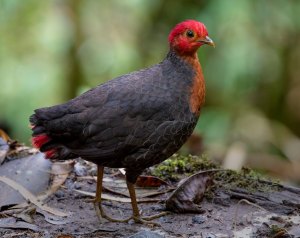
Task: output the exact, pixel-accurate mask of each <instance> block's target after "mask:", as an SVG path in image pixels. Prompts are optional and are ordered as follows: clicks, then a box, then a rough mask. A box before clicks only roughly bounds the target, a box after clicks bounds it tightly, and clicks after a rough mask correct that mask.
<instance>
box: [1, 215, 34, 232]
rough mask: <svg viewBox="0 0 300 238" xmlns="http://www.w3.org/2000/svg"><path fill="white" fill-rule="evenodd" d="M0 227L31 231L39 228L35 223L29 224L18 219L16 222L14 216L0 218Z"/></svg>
mask: <svg viewBox="0 0 300 238" xmlns="http://www.w3.org/2000/svg"><path fill="white" fill-rule="evenodd" d="M0 228H9V229H12V228H15V229H16V228H17V229H20V228H22V229H30V230H33V231H38V230H39V228H38V227H37V226H36V225H33V224H29V223H27V222H23V221H18V222H17V218H15V217H8V218H3V219H0Z"/></svg>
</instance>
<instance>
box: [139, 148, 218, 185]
mask: <svg viewBox="0 0 300 238" xmlns="http://www.w3.org/2000/svg"><path fill="white" fill-rule="evenodd" d="M218 168H221V167H220V166H218V165H216V164H215V163H214V162H212V161H211V160H210V159H208V158H207V157H206V156H205V155H202V156H200V157H198V156H192V155H189V156H182V155H178V154H174V155H172V156H171V157H170V158H169V159H167V160H165V161H164V162H162V163H161V164H158V165H156V166H154V167H152V168H150V169H147V170H146V171H145V174H148V175H152V176H157V177H160V178H162V179H165V180H166V179H171V180H178V179H181V178H184V177H188V176H190V175H192V174H194V173H197V172H200V171H202V170H210V169H218Z"/></svg>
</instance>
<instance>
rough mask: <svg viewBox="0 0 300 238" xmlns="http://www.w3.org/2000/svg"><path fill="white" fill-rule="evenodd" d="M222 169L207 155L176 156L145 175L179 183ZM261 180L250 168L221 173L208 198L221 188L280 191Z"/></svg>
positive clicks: (216, 178)
mask: <svg viewBox="0 0 300 238" xmlns="http://www.w3.org/2000/svg"><path fill="white" fill-rule="evenodd" d="M221 168H222V167H221V166H220V165H217V164H216V163H215V162H213V161H212V160H210V159H209V158H207V156H205V155H201V156H192V155H189V156H182V155H179V154H174V155H173V156H171V157H170V158H169V159H167V160H165V161H164V162H162V163H161V164H158V165H156V166H154V167H151V168H149V169H147V170H146V171H145V172H144V174H147V175H151V176H156V177H159V178H161V179H164V180H171V181H178V180H180V179H182V178H186V177H188V176H190V175H192V174H195V173H197V172H200V171H204V170H213V169H221ZM259 179H260V180H264V178H261V177H260V175H259V174H258V173H257V172H255V171H254V170H252V169H251V168H249V167H242V169H241V172H238V171H235V170H227V171H224V172H219V173H217V174H216V175H215V178H214V180H213V182H212V184H211V186H210V189H208V190H207V193H206V196H207V197H210V196H213V194H214V191H215V190H216V189H218V188H220V187H222V188H225V189H231V188H234V187H238V188H244V189H247V190H248V191H249V192H256V191H262V192H270V191H274V190H276V191H278V190H279V188H278V186H276V185H275V184H274V185H273V184H271V185H269V184H264V183H260V182H259ZM276 182H277V181H276Z"/></svg>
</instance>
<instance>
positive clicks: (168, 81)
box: [30, 51, 198, 183]
mask: <svg viewBox="0 0 300 238" xmlns="http://www.w3.org/2000/svg"><path fill="white" fill-rule="evenodd" d="M195 74H196V73H195V71H194V70H193V68H192V66H191V65H190V64H189V63H188V62H186V61H184V60H182V59H181V58H180V57H178V56H177V55H176V54H175V53H173V52H172V51H171V52H170V53H169V54H168V56H167V58H166V59H165V60H164V61H163V62H161V63H159V64H157V65H154V66H152V67H149V68H146V69H143V70H140V71H136V72H133V73H130V74H126V75H123V76H120V77H117V78H115V79H113V80H110V81H108V82H106V83H104V84H101V85H99V86H97V87H95V88H93V89H91V90H89V91H87V92H85V93H84V94H82V95H81V96H79V97H77V98H74V99H72V100H70V101H68V102H66V103H63V104H61V105H56V106H53V107H46V108H40V109H37V110H35V114H33V115H32V116H31V117H30V122H31V123H32V125H34V127H33V129H32V130H33V137H38V136H41V135H47V136H48V137H50V138H51V140H50V141H49V142H47V143H45V144H44V145H43V146H42V147H41V148H40V150H41V151H42V152H46V151H49V150H53V149H55V153H54V154H53V155H52V157H53V158H60V159H71V158H76V157H78V156H80V157H82V158H84V159H86V160H89V161H92V162H94V163H96V164H98V165H101V166H106V167H112V168H116V167H117V168H118V167H122V168H126V171H127V173H126V176H127V180H128V181H129V182H131V183H135V182H136V179H137V178H138V176H139V175H140V174H141V173H142V171H143V170H144V169H145V168H147V167H150V166H152V165H154V164H157V163H160V162H161V161H163V160H165V159H167V158H168V157H170V156H171V155H172V154H173V153H174V152H176V151H177V150H178V149H179V148H180V147H181V146H182V145H183V144H184V143H185V142H186V141H187V139H188V138H189V136H190V135H191V133H192V131H193V129H194V127H195V125H196V123H197V121H198V116H197V115H196V113H192V112H191V111H192V110H191V106H190V103H189V102H190V97H191V91H190V88H191V87H192V86H193V78H194V76H195Z"/></svg>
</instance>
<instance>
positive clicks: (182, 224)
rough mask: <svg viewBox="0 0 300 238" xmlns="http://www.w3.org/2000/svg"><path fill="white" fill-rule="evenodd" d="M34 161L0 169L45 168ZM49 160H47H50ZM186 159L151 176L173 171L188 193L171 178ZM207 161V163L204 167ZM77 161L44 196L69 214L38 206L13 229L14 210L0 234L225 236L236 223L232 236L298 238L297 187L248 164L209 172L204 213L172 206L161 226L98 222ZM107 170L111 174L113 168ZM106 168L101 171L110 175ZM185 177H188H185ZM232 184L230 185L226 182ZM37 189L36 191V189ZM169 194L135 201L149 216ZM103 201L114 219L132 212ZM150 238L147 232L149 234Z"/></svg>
mask: <svg viewBox="0 0 300 238" xmlns="http://www.w3.org/2000/svg"><path fill="white" fill-rule="evenodd" d="M34 159H36V162H34ZM192 159H193V161H194V160H196V161H198V162H199V161H200V159H199V158H198V159H199V160H197V158H192ZM37 161H45V160H44V158H43V156H42V154H37V155H34V156H31V157H26V158H21V159H18V160H14V161H8V162H6V163H4V164H3V165H2V166H0V170H1V169H3V171H6V170H7V171H8V169H6V168H5V166H8V167H10V166H11V165H12V164H13V163H14V164H15V165H16V166H21V167H22V169H23V170H24V171H27V172H28V171H29V170H28V166H29V167H31V168H32V171H39V172H41V173H45V171H44V170H45V169H44V170H43V169H40V168H36V167H32V165H33V164H34V165H37V164H41V163H43V162H37ZM201 161H202V162H203V163H202V164H201V166H202V167H201V168H199V167H197V166H198V165H197V166H196V165H195V166H194V167H195V168H194V170H192V169H190V171H189V172H190V174H194V175H195V174H199V173H195V171H199V170H208V169H211V168H210V167H211V162H207V161H206V160H205V159H203V158H202V159H201ZM175 162H176V163H175ZM48 163H50V162H49V161H48ZM189 163H190V160H189V159H187V158H183V157H182V158H180V157H176V158H173V159H172V160H170V161H167V163H164V164H162V165H160V166H159V167H157V168H154V169H153V170H152V172H151V173H150V175H161V176H162V177H164V179H167V178H168V176H169V177H170V176H171V177H172V178H173V180H172V179H171V181H170V180H169V179H167V181H169V183H170V185H171V186H172V187H173V188H175V187H176V186H181V188H186V189H187V190H186V191H187V192H190V191H192V190H191V189H190V188H191V186H195V184H193V183H187V182H183V183H181V185H178V181H179V180H182V179H183V177H184V176H186V175H187V174H185V173H178V174H177V175H178V176H177V175H176V176H177V177H176V178H177V182H174V181H175V178H174V175H175V174H176V173H175V172H174V171H173V170H172V168H173V167H174V166H175V167H176V168H177V166H178V164H179V165H180V164H181V165H182V168H183V167H184V168H189V167H190V164H189ZM77 164H78V165H80V164H82V160H81V161H77ZM83 164H84V163H83ZM203 164H204V165H203ZM208 164H209V165H210V166H208ZM47 166H48V165H47ZM80 166H81V167H80ZM80 166H79V167H76V164H75V167H74V165H73V167H72V168H71V170H70V171H71V172H68V174H66V180H65V181H64V183H63V185H62V186H61V187H60V189H59V190H57V191H56V192H55V195H51V196H49V197H48V198H47V199H46V200H45V201H44V202H45V204H47V205H48V206H49V207H51V208H55V209H57V210H59V211H61V212H64V213H66V214H68V215H69V216H67V217H64V218H62V217H54V216H51V215H47V213H45V212H42V213H41V212H40V211H39V210H38V209H37V213H36V214H34V215H32V219H33V223H32V229H16V227H14V228H13V229H12V225H9V224H8V223H10V221H12V220H9V219H16V218H14V216H15V215H13V216H11V217H1V216H0V237H5V238H8V237H20V238H29V237H30V238H31V237H35V238H38V237H43V238H71V237H76V238H83V237H86V238H87V237H116V238H121V237H122V238H123V237H129V236H131V235H134V234H136V233H138V232H139V231H152V232H155V233H156V234H159V235H161V237H165V238H168V237H183V238H188V237H189V238H192V237H194V238H196V237H199V238H200V237H205V238H222V237H224V238H225V237H234V230H235V228H234V227H235V223H236V230H237V232H236V237H243V238H250V237H251V238H254V237H256V238H259V237H276V238H278V237H294V238H296V237H300V225H299V224H300V216H299V209H300V189H299V188H295V187H290V186H286V185H282V184H278V183H274V182H268V181H262V180H260V179H258V178H256V176H257V175H256V174H255V173H253V171H251V170H249V169H248V168H244V170H243V172H242V173H237V172H235V171H227V170H226V171H225V172H224V171H223V174H222V175H221V176H212V183H211V184H210V186H209V187H208V189H207V188H206V187H205V190H206V192H205V194H204V192H203V194H202V195H203V196H204V198H203V200H202V201H201V203H200V204H199V206H200V208H201V209H199V210H201V211H202V210H203V211H205V212H204V213H188V212H184V213H180V214H179V213H176V212H174V211H171V214H170V215H166V216H163V217H160V218H158V219H156V220H155V221H156V222H158V223H160V224H161V227H157V226H151V225H142V224H138V223H135V222H134V221H133V220H130V221H128V222H126V223H115V222H108V221H107V220H105V219H103V220H104V221H105V222H104V224H103V225H102V226H101V225H100V223H99V220H98V218H97V216H96V213H95V210H94V206H93V204H91V203H85V202H84V199H87V198H91V197H90V196H88V195H86V194H82V193H80V192H78V190H80V191H85V192H90V193H95V191H96V182H95V180H94V179H93V177H89V179H86V178H85V179H83V178H84V177H82V175H81V177H80V176H79V175H78V173H79V174H80V173H83V172H84V171H83V172H82V170H80V169H82V168H83V169H84V168H85V167H82V165H80ZM172 166H173V167H172ZM199 166H200V163H199ZM78 168H79V169H78ZM94 168H95V166H94V165H89V167H88V168H87V170H89V171H88V172H87V171H85V172H86V173H85V174H84V175H83V176H87V175H88V174H89V173H91V171H93V170H94ZM52 169H53V168H52ZM60 169H62V168H60ZM76 169H77V170H76ZM15 170H16V169H13V170H12V171H15ZM16 171H17V172H16V173H15V172H12V173H11V174H10V175H12V176H16V175H18V176H19V175H20V173H21V172H20V173H19V172H18V170H16ZM107 171H108V170H107ZM153 171H154V172H153ZM155 171H157V174H155V173H156V172H155ZM166 171H171V172H170V174H168V173H166ZM94 172H95V171H94ZM94 172H93V173H94ZM108 172H109V173H114V171H113V170H112V171H108ZM146 172H147V171H146ZM148 172H149V171H148ZM185 172H186V171H185ZM109 173H108V174H106V175H105V176H106V177H109V176H110V175H109ZM118 173H119V172H118ZM153 173H154V174H153ZM21 174H22V173H21ZM194 175H193V176H194ZM215 175H216V174H215ZM24 176H25V177H22V179H20V178H21V177H18V179H16V180H17V182H19V183H22V182H24V181H25V180H26V181H27V182H30V181H31V182H32V181H35V182H39V181H38V180H37V179H36V178H33V177H32V179H28V178H29V176H34V175H33V174H31V173H26V174H24ZM26 176H27V177H26ZM118 176H119V177H120V176H122V174H121V173H119V175H118ZM118 176H116V178H115V180H118V179H119V180H118V181H120V178H118ZM189 176H190V175H189ZM201 176H202V175H201ZM0 177H1V176H0ZM7 177H9V176H7ZM179 177H180V178H179ZM191 177H192V176H190V177H189V178H191ZM40 178H42V177H40ZM49 178H50V179H49ZM49 178H48V180H49V181H48V180H47V181H46V183H47V186H48V188H49V187H51V184H52V185H53V183H54V180H53V178H54V175H51V176H50V177H49ZM91 178H92V179H91ZM12 179H14V178H12ZM121 180H122V179H121ZM172 181H173V183H172ZM185 181H190V180H189V179H187V180H185ZM203 181H207V180H204V179H203V178H202V177H199V178H198V177H196V184H197V186H198V184H201V183H204V182H203ZM184 183H186V184H187V185H185V186H183V184H184ZM108 184H109V183H108ZM230 184H231V186H227V185H230ZM0 185H1V184H0ZM34 186H35V185H34ZM189 186H190V187H189ZM0 188H1V186H0ZM1 190H2V189H1ZM29 190H30V189H29ZM76 190H77V191H76ZM158 190H159V189H158ZM198 190H199V189H196V190H194V191H197V192H198ZM200 190H201V189H200ZM2 191H5V192H6V197H8V196H9V193H8V192H7V188H5V189H3V190H2ZM41 191H43V190H41ZM15 192H16V191H15ZM16 193H18V192H16ZM33 193H34V192H33ZM37 193H38V192H36V193H34V194H37ZM4 194H5V193H4ZM103 194H106V195H110V196H113V197H115V198H124V196H122V195H118V194H115V193H112V192H111V191H108V190H106V189H105V188H103ZM172 194H175V192H174V190H170V191H168V192H166V193H162V194H159V195H156V196H152V197H151V198H152V199H156V200H157V201H158V202H147V203H139V204H138V206H139V209H140V211H142V216H149V215H154V214H157V213H160V212H163V211H164V209H165V201H166V200H167V199H168V198H169V197H170V196H171V195H172ZM198 195H199V194H198ZM11 196H12V195H11ZM4 197H5V196H4ZM14 197H15V196H14ZM147 199H149V198H147ZM241 200H244V201H245V200H247V201H250V202H251V203H252V204H249V203H247V202H241V203H240V204H239V208H238V211H237V205H238V202H239V201H241ZM0 201H1V194H0ZM6 204H18V202H12V201H9V202H8V203H6ZM253 204H255V205H253ZM102 205H103V208H104V210H105V212H106V213H107V214H108V215H109V216H111V217H114V218H117V219H125V218H127V217H130V216H131V215H132V209H131V203H129V202H116V201H111V200H102ZM3 209H4V210H3ZM6 209H7V207H5V206H3V207H2V211H1V212H3V211H5V210H6ZM6 211H7V210H6ZM1 212H0V215H1ZM45 214H46V215H45ZM236 214H237V215H236ZM19 218H20V217H19ZM4 219H6V221H8V223H7V224H8V225H6V226H5V224H4V225H3V224H2V223H1V220H2V222H3V221H5V220H4ZM23 220H24V219H23ZM19 221H20V219H19ZM24 223H25V222H23V223H22V224H24ZM15 224H17V223H15ZM20 224H21V223H20ZM26 224H29V223H26ZM30 225H31V224H30ZM1 226H2V228H1ZM146 237H148V236H145V238H146ZM148 238H151V237H150V236H149V237H148ZM153 238H154V237H153Z"/></svg>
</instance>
